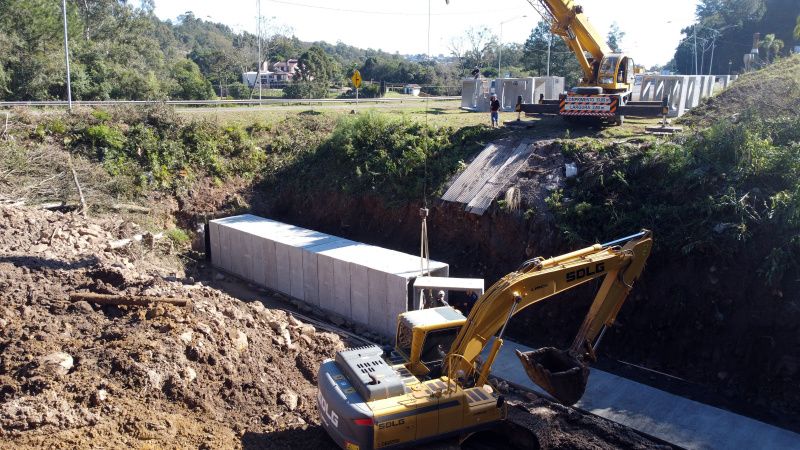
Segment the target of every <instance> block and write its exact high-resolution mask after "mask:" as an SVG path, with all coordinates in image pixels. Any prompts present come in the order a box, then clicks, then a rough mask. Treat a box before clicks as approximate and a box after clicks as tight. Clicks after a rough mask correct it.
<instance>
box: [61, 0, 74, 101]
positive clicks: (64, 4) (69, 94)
mask: <svg viewBox="0 0 800 450" xmlns="http://www.w3.org/2000/svg"><path fill="white" fill-rule="evenodd" d="M61 10H62V12H63V14H64V60H65V61H66V63H67V103H68V104H69V112H72V84H71V83H70V73H69V36H68V35H67V0H61Z"/></svg>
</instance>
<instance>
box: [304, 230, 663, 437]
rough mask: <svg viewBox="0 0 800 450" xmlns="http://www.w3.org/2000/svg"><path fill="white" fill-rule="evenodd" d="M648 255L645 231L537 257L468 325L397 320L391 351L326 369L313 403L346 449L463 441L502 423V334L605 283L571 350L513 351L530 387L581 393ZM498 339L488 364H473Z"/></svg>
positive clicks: (345, 359)
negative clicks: (498, 377)
mask: <svg viewBox="0 0 800 450" xmlns="http://www.w3.org/2000/svg"><path fill="white" fill-rule="evenodd" d="M651 247H652V238H651V233H650V232H649V231H647V230H643V231H642V232H640V233H637V234H635V235H633V236H628V237H626V238H623V239H619V240H616V241H613V242H609V243H606V244H602V245H600V244H596V245H593V246H591V247H587V248H584V249H582V250H578V251H574V252H572V253H567V254H565V255H561V256H557V257H554V258H549V259H542V258H535V259H532V260H529V261H526V262H525V263H524V264H522V266H521V267H520V268H519V269H518V270H516V271H515V272H512V273H510V274H508V275H506V276H505V277H503V278H502V279H501V280H500V281H498V282H497V283H495V284H494V285H493V286H492V287H491V288H489V290H488V291H486V293H485V294H484V295H483V296H481V297H480V298H479V299H478V300H477V302H476V303H475V305H474V307H473V308H472V311H471V312H470V314H469V317H464V316H463V315H462V314H461V313H460V312H459V311H458V310H456V309H453V308H451V307H449V306H444V307H439V308H431V309H422V310H417V311H409V312H406V313H403V314H400V316H399V317H398V324H397V339H396V345H395V349H394V351H393V352H391V354H388V355H384V351H383V349H382V348H381V347H378V346H366V347H359V348H354V349H348V350H344V351H341V352H338V353H337V354H336V357H335V359H331V360H327V361H325V362H324V363H323V364H322V365H321V367H320V369H319V373H318V381H317V383H318V393H317V401H318V406H319V414H320V418H321V420H322V424H323V426H324V427H325V430H326V431H327V432H328V434H329V435H330V436H331V438H332V439H333V440H334V441H335V442H336V443H337V444H338V445H339V446H340V447H342V448H343V449H347V450H367V449H378V448H392V447H402V446H410V445H418V444H420V443H421V442H425V441H430V440H436V439H441V438H443V437H446V436H453V435H465V434H468V433H470V432H473V431H477V430H480V429H483V428H487V427H490V426H492V425H494V424H496V423H497V422H498V421H500V420H503V419H504V418H505V417H506V406H505V402H504V398H503V397H502V396H501V395H498V394H497V393H496V392H495V391H494V390H493V389H492V388H491V386H489V384H487V380H488V377H489V371H490V369H491V367H492V364H493V362H494V360H495V358H496V356H497V354H498V352H499V350H500V347H501V346H502V345H503V333H504V331H505V328H506V326H507V324H508V322H509V320H511V317H513V316H514V315H515V314H517V313H519V312H520V311H522V310H523V309H525V308H526V307H528V306H530V305H532V304H534V303H537V302H540V301H542V300H544V299H546V298H548V297H551V296H553V295H555V294H558V293H560V292H564V291H566V290H569V289H572V288H574V287H576V286H579V285H581V284H584V283H586V282H588V281H591V280H594V279H599V278H603V282H602V284H601V286H600V288H599V290H598V292H597V295H596V296H595V299H594V301H593V303H592V305H591V307H590V309H589V313H588V314H587V315H586V317H585V319H584V321H583V324H582V325H581V327H580V330H579V331H578V334H577V336H576V338H575V340H574V342H573V344H572V346H571V347H570V348H569V350H567V351H563V350H558V349H555V348H543V349H539V350H536V351H533V352H529V353H519V352H518V356H519V358H520V361H521V362H522V363H523V366H524V367H525V370H526V372H527V373H528V375H529V376H530V377H531V379H532V380H533V381H534V382H536V383H537V384H538V385H539V386H541V387H542V388H544V389H545V390H546V391H547V392H549V393H550V394H551V395H553V396H554V397H555V398H556V399H558V400H559V401H561V402H563V403H566V404H572V403H574V402H576V401H577V400H578V399H580V397H581V396H582V395H583V391H584V388H585V386H586V381H587V379H588V374H589V369H588V363H589V362H590V361H593V360H594V359H595V356H594V355H595V350H596V348H597V345H598V343H599V340H600V338H601V337H602V334H603V332H604V331H605V329H606V327H608V326H611V325H612V324H613V323H614V319H615V318H616V316H617V313H618V312H619V310H620V308H621V306H622V304H623V303H624V301H625V299H626V297H627V296H628V293H629V292H630V290H631V289H632V287H633V283H634V281H635V280H636V279H637V278H638V277H639V275H640V274H641V273H642V270H643V269H644V265H645V261H646V260H647V258H648V256H649V255H650V249H651ZM493 337H494V341H493V342H492V343H491V347H490V350H489V353H488V355H487V356H486V359H485V362H483V363H482V364H480V363H479V356H480V355H481V353H482V352H483V351H484V349H485V347H487V346H488V345H489V342H490V340H491V339H492V338H493Z"/></svg>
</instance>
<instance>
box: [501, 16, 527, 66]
mask: <svg viewBox="0 0 800 450" xmlns="http://www.w3.org/2000/svg"><path fill="white" fill-rule="evenodd" d="M523 17H528V16H527V15H522V16H516V17H512V18H510V19H508V20H504V21H502V22H500V43H499V45H498V46H497V47H498V49H497V78H503V74H502V73H501V71H502V69H501V63H502V61H503V25H504V24H507V23H508V22H513V21H515V20H517V19H522V18H523Z"/></svg>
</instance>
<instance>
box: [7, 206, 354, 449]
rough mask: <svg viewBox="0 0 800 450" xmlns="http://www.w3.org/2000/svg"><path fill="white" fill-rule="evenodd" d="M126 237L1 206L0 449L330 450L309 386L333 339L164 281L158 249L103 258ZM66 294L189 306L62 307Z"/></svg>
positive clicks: (162, 247)
mask: <svg viewBox="0 0 800 450" xmlns="http://www.w3.org/2000/svg"><path fill="white" fill-rule="evenodd" d="M135 229H136V227H135V225H133V224H131V223H129V222H120V223H118V222H117V221H115V220H114V219H100V220H96V219H95V220H86V219H84V218H82V217H80V216H77V215H73V214H61V213H55V212H47V211H40V210H32V209H23V208H17V207H2V206H0V230H2V233H0V255H1V256H0V351H1V356H0V386H2V387H1V388H0V402H1V403H0V447H3V448H8V447H11V446H13V447H15V448H26V447H27V448H41V447H55V448H86V447H97V446H101V447H105V448H108V447H113V448H121V447H137V448H198V447H206V448H240V447H242V446H251V447H257V448H290V447H291V448H319V447H320V446H322V447H325V446H327V445H329V443H330V441H328V440H327V437H326V436H325V435H324V432H322V430H321V429H320V428H319V426H318V424H319V421H318V419H317V412H316V408H315V402H314V398H315V388H314V384H315V380H314V377H315V373H316V367H317V365H318V363H319V362H320V361H322V360H323V359H324V358H326V357H330V356H332V355H333V354H334V353H335V352H336V351H337V350H340V349H342V348H344V343H343V342H342V340H341V339H340V338H339V336H337V335H334V334H331V333H327V332H322V331H318V330H316V329H315V328H314V327H313V326H312V325H309V324H304V323H302V322H300V321H298V320H296V319H295V318H294V317H290V316H289V315H287V313H285V312H283V311H280V310H270V309H266V308H265V307H264V306H263V304H261V303H258V302H253V303H244V302H241V301H239V300H236V299H234V298H231V297H230V296H228V295H225V294H223V293H220V292H219V291H217V290H215V289H212V288H209V287H207V286H204V285H202V284H201V283H197V282H195V281H194V280H192V279H191V278H186V277H185V276H184V275H183V273H182V271H181V270H180V269H170V268H166V269H165V268H164V267H163V266H164V265H167V266H169V265H170V264H172V265H173V266H174V265H175V264H174V263H175V259H174V257H172V256H170V255H169V254H168V253H169V252H168V250H169V247H170V245H169V244H168V243H158V242H157V243H155V244H153V246H152V247H148V246H147V245H142V244H135V245H133V246H129V247H126V248H123V249H122V250H115V251H112V250H110V248H109V246H108V243H109V242H110V241H112V240H114V239H116V238H120V237H123V236H127V235H130V233H131V232H132V231H134V230H135ZM145 241H148V239H144V240H143V242H145ZM76 291H91V292H98V293H108V294H131V295H138V294H141V295H154V296H165V297H175V298H183V299H188V300H189V305H188V306H186V307H178V306H171V305H166V306H161V305H159V306H153V307H137V306H102V307H99V306H97V305H93V304H90V303H86V302H77V303H70V302H69V301H68V295H69V293H71V292H76ZM298 434H301V435H302V439H297V438H296V437H297V435H298Z"/></svg>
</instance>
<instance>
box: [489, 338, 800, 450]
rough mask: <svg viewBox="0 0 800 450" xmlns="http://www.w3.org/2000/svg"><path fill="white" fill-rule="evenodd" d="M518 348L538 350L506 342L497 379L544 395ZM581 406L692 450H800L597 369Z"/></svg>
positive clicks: (747, 422) (772, 431) (759, 426)
mask: <svg viewBox="0 0 800 450" xmlns="http://www.w3.org/2000/svg"><path fill="white" fill-rule="evenodd" d="M489 347H490V346H487V349H488V348H489ZM515 349H519V350H520V351H523V352H524V351H530V350H532V349H531V348H530V347H526V346H524V345H521V344H517V343H515V342H512V341H508V340H507V341H505V344H504V345H503V348H502V349H501V350H500V354H499V355H498V356H497V359H496V360H495V363H494V365H493V366H492V375H494V376H496V377H498V378H502V379H504V380H507V381H509V382H512V383H515V384H518V385H521V386H525V387H527V388H529V389H534V390H536V391H538V392H542V391H541V389H539V387H538V386H536V385H535V384H533V382H532V381H531V380H530V379H529V378H528V376H527V374H526V373H525V370H524V369H523V368H522V365H521V364H520V361H519V359H518V358H517V356H516V354H515V353H514V350H515ZM487 351H488V350H487ZM577 406H578V407H579V408H581V409H584V410H586V411H589V412H591V413H593V414H596V415H598V416H601V417H605V418H606V419H609V420H613V421H614V422H618V423H621V424H623V425H626V426H629V427H631V428H634V429H636V430H639V431H642V432H644V433H647V434H649V435H652V436H655V437H658V438H660V439H663V440H665V441H667V442H671V443H673V444H675V445H679V446H681V447H685V448H687V449H698V450H710V449H720V450H722V449H725V450H740V449H741V450H751V449H762V448H763V449H775V450H782V449H786V450H789V449H800V434H797V433H793V432H791V431H788V430H784V429H782V428H778V427H775V426H772V425H768V424H765V423H763V422H759V421H757V420H753V419H750V418H748V417H745V416H741V415H738V414H734V413H732V412H729V411H725V410H722V409H719V408H715V407H713V406H709V405H705V404H702V403H699V402H696V401H694V400H689V399H686V398H683V397H679V396H677V395H673V394H670V393H668V392H664V391H661V390H658V389H655V388H652V387H650V386H647V385H644V384H641V383H637V382H635V381H631V380H628V379H625V378H621V377H618V376H616V375H612V374H610V373H607V372H603V371H600V370H597V369H592V371H591V375H590V376H589V384H588V386H587V387H586V393H585V394H584V396H583V399H582V400H581V401H580V402H579V403H578V404H577Z"/></svg>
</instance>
